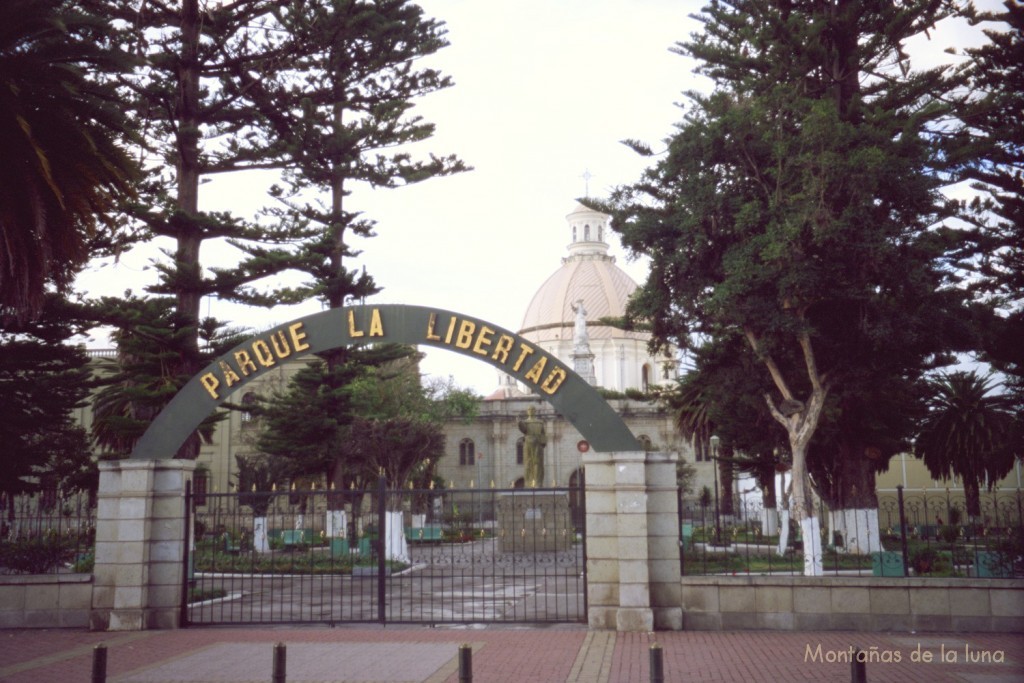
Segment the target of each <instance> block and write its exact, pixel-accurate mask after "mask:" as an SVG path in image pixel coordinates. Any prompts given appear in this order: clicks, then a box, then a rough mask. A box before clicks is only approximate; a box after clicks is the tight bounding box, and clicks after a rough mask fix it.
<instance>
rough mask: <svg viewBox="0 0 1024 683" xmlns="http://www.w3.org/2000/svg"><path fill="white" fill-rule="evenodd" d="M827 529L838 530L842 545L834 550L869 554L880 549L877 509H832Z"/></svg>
mask: <svg viewBox="0 0 1024 683" xmlns="http://www.w3.org/2000/svg"><path fill="white" fill-rule="evenodd" d="M829 529H831V530H832V532H833V538H834V534H835V532H839V533H840V534H842V537H843V545H842V546H836V550H838V551H839V552H843V553H849V554H851V555H869V554H871V553H875V552H879V551H880V550H882V538H881V534H880V533H879V530H878V510H877V509H861V510H857V509H853V510H832V511H831V512H829Z"/></svg>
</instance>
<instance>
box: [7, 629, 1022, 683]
mask: <svg viewBox="0 0 1024 683" xmlns="http://www.w3.org/2000/svg"><path fill="white" fill-rule="evenodd" d="M100 643H103V644H105V645H106V646H107V648H108V668H107V672H108V678H107V680H108V681H110V683H172V682H173V683H198V682H204V683H205V682H209V683H249V682H250V681H269V680H270V677H271V672H272V656H273V655H272V653H273V647H274V645H275V644H276V643H284V644H285V645H286V646H287V648H288V650H287V653H288V657H287V670H288V676H287V680H288V681H289V683H322V682H326V681H334V682H341V681H344V682H346V683H458V681H459V675H458V656H457V653H458V648H459V646H461V645H463V644H470V645H472V647H473V680H474V681H475V682H476V683H502V682H504V681H509V682H512V681H514V682H515V683H563V682H569V681H571V682H573V683H633V682H637V683H645V682H646V681H649V680H650V673H649V663H650V652H651V646H652V645H653V644H654V643H657V644H658V645H659V646H660V647H661V651H662V653H663V661H664V671H665V679H666V681H673V682H675V681H701V682H704V681H742V682H743V683H753V682H757V681H772V682H775V681H815V682H819V681H821V682H826V683H827V682H830V681H836V682H837V683H838V682H843V683H845V682H846V681H849V680H850V664H849V662H848V658H849V653H850V648H851V647H859V648H861V649H862V650H863V651H864V652H865V653H867V656H869V657H870V658H871V660H872V661H870V662H869V663H868V665H867V674H868V680H869V681H873V682H874V681H887V682H888V681H893V682H896V683H899V682H904V681H926V682H927V683H954V682H956V683H996V682H1001V681H1006V682H1010V681H1015V682H1017V681H1024V634H920V635H917V634H905V633H880V634H870V633H846V632H821V633H788V632H786V633H783V632H769V631H746V632H697V631H690V632H659V633H651V634H643V633H640V634H638V633H612V632H601V631H593V632H588V631H587V630H585V629H584V628H582V627H578V626H553V627H540V628H535V629H534V628H510V627H507V626H505V627H498V626H494V627H486V628H483V627H469V628H422V627H395V626H389V627H387V628H374V627H365V626H362V627H342V628H327V627H282V628H193V629H187V630H180V631H149V632H143V633H91V632H88V631H80V630H73V629H66V630H50V629H45V630H43V629H40V630H9V631H0V681H3V682H4V683H50V682H51V681H52V682H53V683H87V682H88V681H90V680H91V662H92V652H93V648H94V647H95V646H96V645H97V644H100ZM929 655H930V657H931V661H930V662H928V661H920V660H925V659H927V658H928V657H929ZM954 658H955V659H956V661H952V660H953V659H954ZM897 659H898V660H899V661H895V660H897ZM915 660H916V661H915ZM943 660H945V661H943ZM981 660H984V661H981Z"/></svg>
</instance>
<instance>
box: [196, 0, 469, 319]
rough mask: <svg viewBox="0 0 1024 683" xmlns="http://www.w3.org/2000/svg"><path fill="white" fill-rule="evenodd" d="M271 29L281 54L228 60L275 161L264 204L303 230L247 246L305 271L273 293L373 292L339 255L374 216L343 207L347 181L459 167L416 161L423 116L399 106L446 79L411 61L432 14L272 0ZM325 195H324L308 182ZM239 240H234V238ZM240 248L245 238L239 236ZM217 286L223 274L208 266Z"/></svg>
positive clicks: (361, 1) (337, 295)
mask: <svg viewBox="0 0 1024 683" xmlns="http://www.w3.org/2000/svg"><path fill="white" fill-rule="evenodd" d="M280 5H281V9H280V11H278V12H277V13H275V22H276V26H275V28H276V29H277V30H280V31H281V33H282V34H283V35H287V36H288V46H289V50H290V54H289V58H288V59H287V60H281V61H279V62H277V63H275V69H274V72H273V73H269V74H268V73H256V72H250V71H248V70H245V69H242V70H239V72H238V76H239V85H240V86H241V87H242V88H244V90H245V93H246V97H247V98H250V99H251V101H252V102H253V104H254V107H255V108H256V109H257V110H258V111H259V113H260V116H262V117H264V118H265V119H266V120H267V121H268V122H269V123H270V125H271V126H272V129H273V131H274V136H275V144H276V147H275V149H276V151H277V152H278V153H279V154H280V158H281V161H282V163H283V164H284V165H285V167H286V168H287V173H286V174H285V176H284V178H283V180H284V186H275V188H274V189H273V191H272V194H273V196H274V197H275V198H276V199H278V200H279V202H280V206H279V207H278V208H273V209H270V210H268V214H269V215H270V216H272V217H273V219H274V222H275V223H278V224H280V225H285V226H288V229H289V230H293V231H296V232H297V233H301V234H303V235H304V237H303V240H302V241H301V242H300V243H299V244H298V245H297V247H296V248H294V249H292V248H288V249H287V251H285V252H282V251H281V250H278V251H273V250H265V249H262V248H261V249H257V250H248V251H249V253H250V255H251V256H252V258H253V262H254V263H257V264H258V263H261V262H262V263H266V262H268V261H271V260H273V259H277V258H283V259H284V260H285V261H287V263H288V267H290V268H292V269H294V270H297V271H299V272H302V273H304V274H306V275H308V276H309V278H310V279H309V281H308V282H307V283H305V284H302V285H300V286H298V287H296V288H295V289H293V290H287V291H285V292H282V295H284V296H286V297H288V298H289V299H292V300H295V299H302V300H304V299H307V298H310V297H316V298H319V299H321V300H322V301H324V302H326V303H327V304H328V305H329V306H330V307H332V308H336V307H340V306H342V305H343V304H344V302H345V301H346V299H357V300H358V299H361V298H363V297H366V296H368V295H370V294H373V293H375V292H376V291H378V288H377V286H376V284H375V283H374V281H373V279H372V277H370V276H369V275H367V274H366V272H365V271H363V272H359V271H356V270H353V269H349V268H347V267H346V266H345V263H344V261H345V259H346V258H348V257H351V256H354V255H356V252H355V251H353V249H352V247H351V245H350V242H349V240H350V239H351V236H352V235H355V236H359V237H370V236H372V235H373V230H374V227H375V224H374V221H373V220H372V219H370V218H368V217H366V216H364V215H363V214H362V213H361V212H359V211H355V210H352V209H350V208H348V207H347V206H346V200H347V198H348V196H349V194H350V193H351V191H352V190H351V187H352V185H353V184H356V183H359V184H364V185H368V186H370V187H373V188H393V187H398V186H400V185H408V184H412V183H416V182H420V181H422V180H426V179H429V178H432V177H437V176H443V175H448V174H451V173H456V172H459V171H462V170H465V168H466V167H465V165H464V164H463V163H462V162H461V161H460V160H458V159H457V158H455V157H454V156H449V157H437V156H434V155H429V157H428V158H427V159H426V160H422V161H418V160H416V159H414V158H413V156H412V154H411V153H410V146H411V145H413V144H414V143H417V142H422V141H424V140H426V139H428V138H430V136H432V135H433V132H434V127H433V125H432V124H429V123H427V122H425V121H423V120H422V119H421V118H420V117H418V116H414V115H411V113H410V111H411V109H412V106H413V100H414V99H416V98H418V97H421V96H423V95H427V94H430V93H432V92H436V91H438V90H441V89H444V88H447V87H448V86H449V85H450V84H451V81H450V79H448V78H447V77H446V76H443V75H442V74H441V73H440V72H439V71H437V70H436V69H432V68H426V67H422V66H420V64H421V62H420V60H422V59H423V58H425V57H429V56H430V55H433V54H434V53H436V52H437V51H438V50H440V49H441V48H443V47H444V46H446V45H447V41H446V40H445V39H444V30H443V27H442V25H441V24H440V23H439V22H437V21H435V20H432V19H429V18H426V17H425V16H424V15H423V11H422V9H421V8H420V7H418V6H416V5H414V4H411V3H408V2H406V1H405V0H384V1H381V2H367V1H365V0H355V1H353V2H343V3H338V2H332V1H329V0H284V1H283V2H281V3H280ZM310 190H312V191H313V193H314V194H313V196H315V193H324V194H327V195H329V199H328V200H327V201H322V200H320V199H319V198H317V199H313V200H311V199H310V196H311V193H310ZM239 246H241V245H239ZM241 248H243V249H245V247H244V246H241ZM216 273H217V276H218V278H220V279H221V281H222V282H224V283H225V287H226V288H229V289H234V288H236V285H235V282H234V281H235V277H236V276H235V274H234V273H232V272H231V271H228V270H217V271H216Z"/></svg>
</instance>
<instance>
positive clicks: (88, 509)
mask: <svg viewBox="0 0 1024 683" xmlns="http://www.w3.org/2000/svg"><path fill="white" fill-rule="evenodd" d="M0 509H2V510H3V513H2V521H0V574H56V573H67V572H79V573H89V572H91V571H92V567H93V557H94V549H95V541H96V503H95V500H94V499H93V498H92V497H91V496H89V494H87V493H82V492H76V493H71V494H64V493H61V492H59V491H57V490H56V489H49V490H43V491H39V492H36V493H31V494H20V495H13V494H7V493H4V494H0Z"/></svg>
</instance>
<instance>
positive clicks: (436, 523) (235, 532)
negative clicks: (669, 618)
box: [185, 487, 586, 623]
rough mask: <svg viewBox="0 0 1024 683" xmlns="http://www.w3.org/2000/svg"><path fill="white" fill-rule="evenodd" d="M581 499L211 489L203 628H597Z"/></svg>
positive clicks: (548, 492)
mask: <svg viewBox="0 0 1024 683" xmlns="http://www.w3.org/2000/svg"><path fill="white" fill-rule="evenodd" d="M582 504H583V496H582V493H581V491H579V490H578V489H525V490H524V489H458V490H451V489H446V490H441V489H438V490H433V489H406V490H389V489H386V488H383V487H377V488H371V489H370V490H366V491H352V490H350V491H325V490H322V489H321V490H305V491H299V490H283V491H271V492H248V493H229V494H225V493H207V494H206V497H205V504H203V505H197V506H195V517H194V523H193V528H194V543H193V546H194V550H193V552H192V553H191V556H190V566H189V568H188V571H187V576H188V577H189V583H190V593H191V597H190V599H191V600H192V602H191V604H190V606H186V607H185V610H186V614H187V620H188V621H189V622H191V623H273V622H328V623H340V622H381V623H383V622H391V623H395V622H405V623H462V622H510V621H514V622H537V621H578V620H583V619H585V614H586V611H585V600H586V596H585V593H586V591H585V576H584V573H585V558H584V529H583V527H582V522H583V519H584V510H583V508H582Z"/></svg>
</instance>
